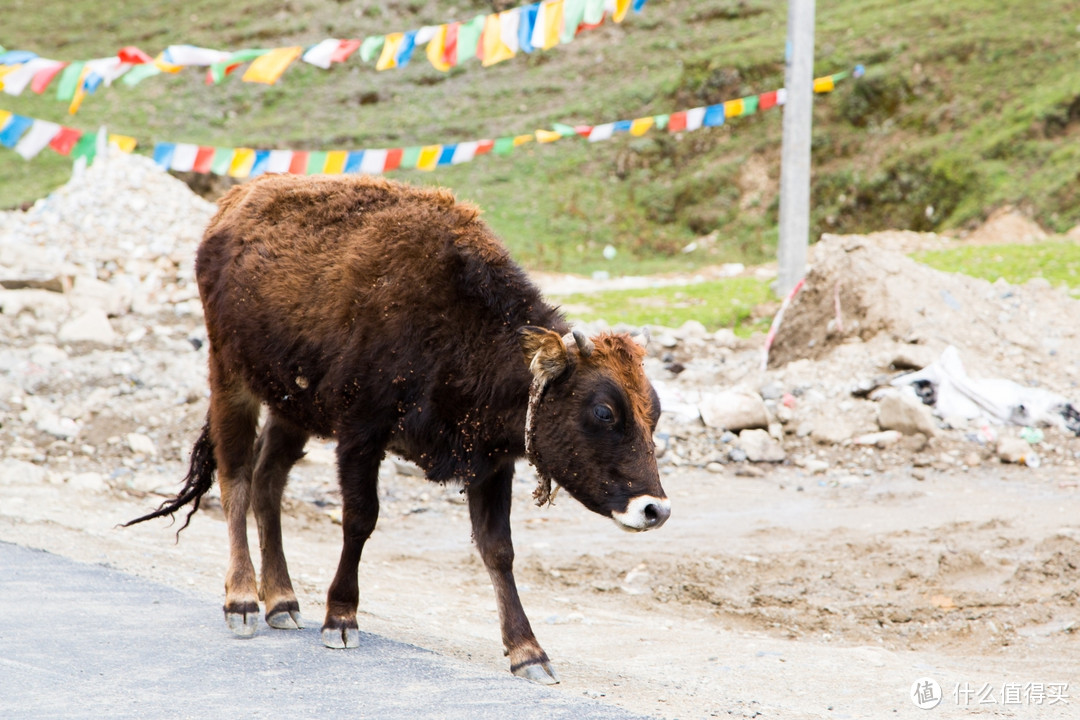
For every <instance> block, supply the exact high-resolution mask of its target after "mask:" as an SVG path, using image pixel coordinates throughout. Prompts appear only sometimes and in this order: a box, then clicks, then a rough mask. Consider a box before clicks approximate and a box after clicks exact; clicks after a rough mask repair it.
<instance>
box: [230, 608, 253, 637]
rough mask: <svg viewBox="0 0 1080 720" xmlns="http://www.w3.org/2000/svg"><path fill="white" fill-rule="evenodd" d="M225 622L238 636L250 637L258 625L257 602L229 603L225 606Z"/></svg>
mask: <svg viewBox="0 0 1080 720" xmlns="http://www.w3.org/2000/svg"><path fill="white" fill-rule="evenodd" d="M225 624H226V625H228V626H229V629H230V630H232V631H233V634H234V635H237V636H238V637H251V636H252V635H254V634H255V629H256V628H257V627H258V625H259V604H258V603H254V602H238V603H230V604H229V605H226V606H225Z"/></svg>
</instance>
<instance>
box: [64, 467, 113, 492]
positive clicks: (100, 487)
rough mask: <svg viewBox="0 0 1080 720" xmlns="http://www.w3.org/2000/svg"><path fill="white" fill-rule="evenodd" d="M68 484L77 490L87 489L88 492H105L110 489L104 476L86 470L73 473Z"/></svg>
mask: <svg viewBox="0 0 1080 720" xmlns="http://www.w3.org/2000/svg"><path fill="white" fill-rule="evenodd" d="M67 484H68V485H69V486H70V487H72V488H75V489H76V490H86V491H88V492H104V491H105V490H108V489H109V486H108V484H106V482H105V478H104V476H102V474H101V473H97V472H84V473H78V474H77V475H72V476H71V477H69V478H68V481H67Z"/></svg>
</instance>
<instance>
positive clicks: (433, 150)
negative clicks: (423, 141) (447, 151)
mask: <svg viewBox="0 0 1080 720" xmlns="http://www.w3.org/2000/svg"><path fill="white" fill-rule="evenodd" d="M441 153H442V145H425V146H424V147H422V148H420V158H419V159H418V160H417V161H416V167H418V168H420V169H421V170H434V169H435V166H436V165H438V164H439V155H440V154H441Z"/></svg>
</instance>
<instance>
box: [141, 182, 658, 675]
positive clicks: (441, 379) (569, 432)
mask: <svg viewBox="0 0 1080 720" xmlns="http://www.w3.org/2000/svg"><path fill="white" fill-rule="evenodd" d="M196 275H197V278H198V281H199V290H200V293H201V296H202V301H203V306H204V309H205V314H206V326H207V333H208V336H209V340H210V343H209V363H210V387H211V402H210V411H209V414H208V418H207V424H206V427H205V428H204V430H203V433H202V435H201V436H200V438H199V441H198V442H197V443H196V452H194V453H193V455H192V462H191V470H190V471H189V474H188V477H187V479H186V483H185V486H184V489H183V490H182V491H181V492H180V493H179V494H178V495H177V497H176V498H175V499H174V500H172V501H170V502H167V503H166V504H165V505H163V506H162V507H161V508H160V509H159V510H158V511H156V512H154V513H150V514H149V515H147V516H145V517H143V518H139V519H138V520H135V521H133V522H139V521H141V520H145V519H148V518H150V517H156V516H160V515H163V514H171V513H173V512H175V511H176V510H177V509H179V508H180V507H181V506H182V505H184V504H186V503H188V502H192V501H194V503H195V507H196V508H197V507H198V500H199V498H200V497H201V496H202V494H203V493H205V492H206V490H207V489H209V487H210V484H211V482H212V478H213V474H214V471H215V469H216V470H217V472H218V476H219V481H220V483H221V492H222V504H223V506H224V509H225V513H226V516H227V518H228V524H229V537H230V547H231V552H230V565H229V571H228V573H227V576H226V604H225V613H226V619H227V621H228V622H229V624H230V626H231V627H233V629H234V630H235V631H236V632H237V633H239V634H251V633H253V632H254V628H255V622H256V619H255V618H256V614H257V613H258V601H259V599H260V598H261V599H262V600H263V601H264V602H265V604H266V617H267V621H268V622H269V623H270V624H271V625H273V626H274V627H286V628H287V627H298V626H300V624H301V620H300V616H299V606H298V604H297V602H296V596H295V594H294V592H293V589H292V585H291V581H290V580H289V575H288V570H287V567H286V563H285V557H284V553H283V551H282V549H281V528H280V508H281V496H282V492H283V490H284V486H285V483H286V481H287V479H288V472H289V468H290V467H291V466H292V464H293V463H294V462H296V460H297V459H299V458H300V457H301V456H302V455H303V447H304V443H305V442H306V441H307V439H308V438H309V436H310V435H313V434H314V435H320V436H327V437H335V438H336V439H337V454H338V474H339V481H340V485H341V493H342V505H343V508H342V510H343V523H342V524H343V531H344V545H343V549H342V556H341V561H340V564H339V567H338V572H337V575H336V576H335V578H334V581H333V583H332V584H331V587H330V591H329V595H328V602H327V616H326V620H325V623H324V625H323V640H324V642H325V643H326V644H328V645H330V646H332V647H350V646H353V645H355V644H356V643H357V642H358V637H359V635H358V631H357V624H356V608H357V602H358V599H359V588H358V582H357V564H358V563H359V560H360V553H361V551H362V549H363V546H364V543H365V542H366V540H367V538H368V536H369V535H370V534H371V532H372V530H373V529H374V527H375V522H376V519H377V517H378V493H377V489H376V485H377V480H378V466H379V462H380V461H381V460H382V459H383V456H384V454H385V452H386V450H387V449H392V450H394V451H396V452H398V453H400V454H402V455H403V456H405V457H407V458H409V459H411V460H413V461H415V462H416V463H417V464H419V465H420V466H421V467H422V468H423V469H424V471H425V472H426V474H427V477H428V478H430V479H431V480H435V481H440V482H444V481H449V480H460V481H463V482H464V484H465V486H466V488H467V491H468V499H469V510H470V515H471V517H472V523H473V536H474V538H475V540H476V543H477V546H478V548H479V550H480V553H481V556H482V557H483V559H484V562H485V564H486V565H487V567H488V570H489V572H490V574H491V577H492V582H493V584H494V585H495V590H496V595H497V598H498V601H499V611H500V617H501V620H502V626H503V640H504V643H505V645H506V648H507V651H508V653H509V655H510V661H511V666H512V668H513V669H514V671H515V672H518V673H520V674H524V675H526V676H529V677H532V678H533V679H540V680H543V679H545V678H547V679H550V678H552V677H553V676H554V672H553V671H552V670H551V669H550V665H549V664H548V660H547V656H546V655H545V654H544V651H543V649H541V648H540V646H539V644H538V643H537V642H536V639H535V637H534V636H533V633H532V630H531V628H530V627H529V622H528V619H527V618H526V617H525V614H524V611H523V610H522V609H521V604H520V601H519V599H518V594H517V590H516V588H515V585H514V579H513V571H512V563H513V546H512V544H511V542H510V525H509V513H510V488H511V481H512V478H513V472H514V461H515V460H516V459H517V458H520V457H521V456H522V455H523V454H524V452H525V444H524V430H525V416H526V408H527V404H528V398H529V392H530V387H531V386H536V387H539V386H538V385H536V384H537V383H540V382H541V380H542V383H543V390H542V394H543V397H542V398H541V401H540V402H539V403H538V404H537V406H536V408H535V414H536V422H535V433H534V435H533V442H534V443H535V445H536V448H537V457H542V458H544V460H543V461H541V462H540V464H539V465H538V468H537V470H538V471H539V472H540V473H541V474H542V475H543V476H546V477H550V478H554V479H555V480H556V481H557V482H558V483H559V484H560V485H562V486H564V487H565V488H566V489H567V490H568V491H569V492H570V494H571V495H572V496H574V497H575V498H577V499H578V500H580V501H581V502H582V503H584V504H585V505H586V506H587V507H589V508H590V509H591V510H594V511H595V512H598V513H601V514H603V515H608V516H612V514H613V513H623V512H624V511H625V510H626V508H627V507H628V506H629V504H630V503H631V501H632V500H634V499H635V498H639V497H641V496H648V497H651V498H657V499H661V500H663V502H665V503H666V499H664V498H665V496H664V492H663V489H662V488H661V487H660V483H659V476H658V474H657V471H656V463H655V459H654V457H653V444H652V430H653V428H654V427H655V424H656V419H657V417H658V415H659V403H658V401H657V400H656V396H655V393H654V392H653V390H652V386H651V385H650V384H649V382H648V380H647V379H646V378H645V375H644V373H643V371H642V367H641V361H642V357H643V354H642V351H641V349H640V348H639V347H638V346H637V345H636V344H635V343H634V342H633V341H632V340H630V339H629V338H628V337H627V336H625V335H604V336H601V337H599V338H596V339H595V350H592V351H591V354H590V353H589V352H588V351H587V350H584V349H582V348H579V347H578V346H577V345H576V344H574V343H571V346H570V347H567V346H566V345H565V344H564V341H563V339H562V337H563V336H565V335H566V333H567V330H568V328H567V325H566V322H565V321H564V319H563V318H562V316H561V315H560V314H559V313H558V312H557V311H556V310H555V309H554V308H552V307H551V306H549V305H548V304H547V303H545V302H544V301H543V299H542V298H541V296H540V293H539V291H538V290H537V289H536V287H535V286H534V285H533V284H532V283H531V282H530V281H529V280H528V278H527V277H526V275H525V273H524V272H523V271H522V270H521V269H520V268H519V267H518V266H517V265H515V264H514V263H513V262H512V260H511V259H510V257H509V255H508V253H507V252H506V249H505V248H504V246H503V245H502V243H501V242H499V240H498V239H497V238H496V237H495V236H494V235H493V234H492V232H491V231H490V229H489V228H488V227H487V225H486V224H485V223H484V222H483V221H482V220H481V219H480V217H479V211H478V210H477V208H475V207H474V206H472V205H467V204H463V203H457V202H456V201H455V200H454V198H453V196H452V195H451V194H450V193H449V192H446V191H444V190H434V189H425V188H418V187H411V186H408V185H404V184H400V183H395V182H390V181H387V180H382V179H371V178H362V177H334V178H330V177H314V178H297V177H293V176H263V177H261V178H259V179H257V180H254V181H252V182H250V183H248V184H246V185H242V186H238V187H236V188H234V189H233V190H231V191H230V192H229V193H228V194H227V195H226V196H225V197H224V198H223V199H222V200H221V202H220V209H219V211H218V213H217V215H216V216H215V217H214V218H213V220H212V221H211V222H210V225H209V226H208V228H207V230H206V234H205V236H204V239H203V243H202V245H201V246H200V248H199V252H198V257H197V262H196ZM567 337H569V336H567ZM523 352H524V353H525V362H522V359H521V358H522V353H523ZM530 367H532V368H533V369H532V370H530ZM261 404H263V405H265V406H267V407H268V408H269V415H268V417H267V420H266V423H265V425H264V427H263V429H262V432H261V434H260V435H259V436H258V438H257V439H256V432H257V422H258V417H259V407H260V405H261ZM643 502H647V499H646V500H644V501H643ZM249 507H250V508H251V509H252V510H253V512H254V515H255V519H256V524H257V525H258V529H259V537H260V546H261V550H262V582H261V585H260V586H258V587H257V586H256V581H255V571H254V566H253V564H252V562H251V558H250V553H249V550H248V545H247V530H246V515H247V512H248V509H249ZM193 512H194V511H193ZM666 512H667V511H666V509H665V510H663V515H662V516H661V517H659V518H658V519H657V520H656V521H655V524H656V525H659V524H661V523H662V522H663V520H664V519H665V518H666ZM650 517H655V514H654V515H653V516H650ZM189 518H190V515H189ZM637 529H641V528H637ZM541 668H543V670H541Z"/></svg>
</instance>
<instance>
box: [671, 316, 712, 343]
mask: <svg viewBox="0 0 1080 720" xmlns="http://www.w3.org/2000/svg"><path fill="white" fill-rule="evenodd" d="M678 334H679V336H680V337H684V338H697V339H700V338H704V337H705V336H706V335H708V334H709V331H708V330H706V329H705V326H704V325H702V324H701V323H700V322H699V321H697V320H687V321H686V322H684V323H683V324H682V325H681V326H680V327H679V331H678Z"/></svg>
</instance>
